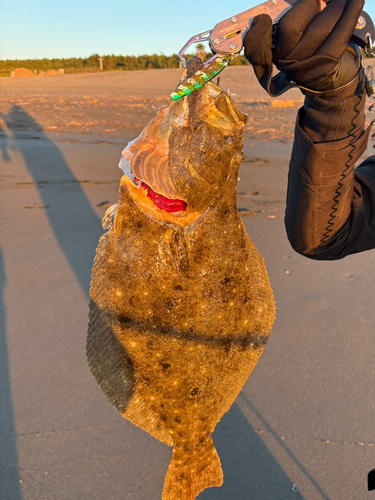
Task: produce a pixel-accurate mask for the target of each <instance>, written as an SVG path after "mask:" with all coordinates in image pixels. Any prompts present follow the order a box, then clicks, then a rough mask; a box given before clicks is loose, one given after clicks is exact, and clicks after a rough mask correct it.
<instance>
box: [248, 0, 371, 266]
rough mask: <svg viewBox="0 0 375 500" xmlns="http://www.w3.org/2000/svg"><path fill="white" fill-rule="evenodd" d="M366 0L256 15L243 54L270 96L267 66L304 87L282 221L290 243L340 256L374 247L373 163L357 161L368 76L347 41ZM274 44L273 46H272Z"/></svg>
mask: <svg viewBox="0 0 375 500" xmlns="http://www.w3.org/2000/svg"><path fill="white" fill-rule="evenodd" d="M363 4H364V0H332V1H331V2H330V3H328V4H327V6H326V8H325V9H324V10H323V11H322V12H321V11H320V2H319V0H299V1H297V3H295V4H294V6H293V8H292V9H290V10H289V11H288V13H287V14H286V15H285V16H284V17H282V18H281V20H280V21H279V24H278V27H277V32H276V39H275V40H274V39H273V29H272V22H271V19H270V18H269V17H268V16H266V15H264V14H263V15H260V16H257V17H256V18H255V19H254V21H253V24H252V26H251V28H250V30H249V31H248V32H247V34H246V36H245V39H244V45H245V55H246V57H247V58H248V60H249V61H250V63H251V64H252V65H253V68H254V72H255V75H256V76H257V78H258V80H259V82H260V84H261V85H262V86H263V87H264V88H265V89H266V90H267V91H268V92H269V93H270V94H271V95H272V94H273V90H272V83H271V76H272V63H273V64H275V65H276V66H277V68H278V69H279V70H280V71H281V72H283V73H284V76H286V77H287V79H288V78H289V80H291V81H293V82H295V83H296V84H297V85H298V86H300V87H301V89H303V91H304V93H305V95H306V98H305V103H304V107H303V108H302V109H301V110H300V112H299V114H298V118H297V124H296V131H295V140H294V146H293V152H292V158H291V162H290V172H289V182H288V195H287V210H286V217H285V224H286V229H287V233H288V237H289V240H290V242H291V244H292V246H293V247H294V248H295V249H296V250H297V251H298V252H300V253H302V254H303V255H306V256H308V257H311V258H315V259H338V258H341V257H344V256H345V255H348V254H349V253H354V252H359V251H362V250H367V249H369V248H372V247H374V246H375V229H374V226H375V214H374V209H373V207H374V206H375V205H374V200H375V181H374V179H375V173H374V169H375V164H374V161H371V160H369V161H367V162H366V163H364V164H363V165H362V166H361V168H359V169H358V170H357V171H356V172H355V171H354V164H355V163H356V162H357V161H358V159H359V158H360V156H361V155H362V153H363V152H364V151H365V149H366V147H367V140H368V134H369V131H367V132H365V131H364V124H365V115H364V108H365V100H366V95H365V89H364V87H365V77H364V69H363V67H362V63H361V54H360V51H359V48H358V47H357V46H355V45H352V44H349V42H350V38H351V35H352V34H353V30H354V28H355V25H356V21H357V19H358V16H359V15H360V12H361V9H362V7H363ZM273 45H275V46H274V48H273Z"/></svg>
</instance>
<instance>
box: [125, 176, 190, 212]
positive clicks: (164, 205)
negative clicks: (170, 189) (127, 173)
mask: <svg viewBox="0 0 375 500" xmlns="http://www.w3.org/2000/svg"><path fill="white" fill-rule="evenodd" d="M134 181H135V182H139V186H140V187H141V188H143V189H144V190H145V191H147V198H150V200H151V201H152V202H153V203H154V204H155V205H156V206H157V207H158V208H160V209H161V210H165V211H166V212H169V213H172V212H186V207H187V203H186V202H185V201H183V200H178V199H175V200H171V199H170V198H167V197H166V196H163V195H162V194H159V193H156V192H155V191H154V190H153V189H152V188H151V187H150V186H148V185H147V184H146V183H145V182H143V181H141V180H140V179H138V178H137V177H134Z"/></svg>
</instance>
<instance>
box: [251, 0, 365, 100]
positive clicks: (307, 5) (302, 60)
mask: <svg viewBox="0 0 375 500" xmlns="http://www.w3.org/2000/svg"><path fill="white" fill-rule="evenodd" d="M363 5H364V0H331V2H330V3H328V5H327V7H326V8H325V9H324V10H323V12H321V11H320V1H319V0H301V1H299V2H298V3H296V4H295V5H294V6H293V8H292V9H290V11H289V12H287V13H286V14H285V15H284V16H283V17H282V18H281V20H280V22H279V24H278V26H277V30H276V40H274V45H275V49H274V51H273V52H272V21H271V18H270V17H269V16H268V15H266V14H261V15H260V16H257V17H255V19H254V21H253V24H252V26H251V28H250V30H249V31H248V32H247V33H246V35H245V39H244V46H245V55H246V57H247V59H248V60H249V62H250V63H251V64H252V65H253V67H254V71H255V74H256V76H257V78H258V80H259V81H260V83H261V85H262V86H263V87H264V88H265V89H266V90H267V91H268V92H270V86H271V76H272V63H273V64H275V65H276V67H277V68H278V69H279V70H280V71H281V72H283V73H285V74H286V75H287V76H288V78H289V79H290V80H292V81H294V82H295V83H296V84H297V85H298V86H300V87H302V88H305V89H307V90H310V91H312V92H321V93H323V92H327V91H331V90H334V89H338V88H342V87H343V86H345V85H346V84H348V83H350V82H351V81H352V80H353V79H354V78H355V76H356V75H357V73H358V71H359V68H360V66H361V54H360V50H359V49H358V47H357V46H355V45H352V44H351V45H350V46H349V42H350V38H351V36H352V34H353V32H354V29H355V26H356V24H357V20H358V17H359V16H360V14H361V11H362V7H363ZM271 93H272V92H271Z"/></svg>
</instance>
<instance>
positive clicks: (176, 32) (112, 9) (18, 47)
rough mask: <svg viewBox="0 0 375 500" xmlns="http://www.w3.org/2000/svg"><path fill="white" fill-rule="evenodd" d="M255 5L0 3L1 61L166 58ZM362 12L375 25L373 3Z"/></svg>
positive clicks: (109, 0) (110, 0) (236, 0)
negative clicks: (94, 56) (96, 56)
mask: <svg viewBox="0 0 375 500" xmlns="http://www.w3.org/2000/svg"><path fill="white" fill-rule="evenodd" d="M257 3H261V0H260V1H256V0H231V1H230V2H228V1H224V0H201V1H199V0H188V1H185V2H181V1H174V2H173V1H171V0H164V1H158V0H121V1H120V0H101V1H99V0H65V1H59V0H13V1H11V0H0V59H29V58H31V59H32V58H42V57H47V58H52V57H84V56H89V55H90V54H95V53H97V54H99V55H103V54H116V55H118V54H124V55H140V54H150V53H157V54H159V53H164V54H167V55H170V54H172V53H174V52H178V50H179V49H180V48H181V47H182V46H183V45H184V44H185V42H186V41H187V40H188V39H189V38H190V37H191V36H193V35H195V34H197V33H200V32H202V31H204V30H207V29H210V28H213V27H214V25H215V24H216V23H217V22H219V21H221V20H223V19H226V18H227V17H230V16H232V15H234V14H238V13H239V12H241V11H242V10H245V9H248V8H251V7H253V6H254V5H256V4H257ZM365 10H366V11H367V12H368V13H369V14H370V15H371V16H372V17H373V19H375V1H374V0H367V2H366V6H365Z"/></svg>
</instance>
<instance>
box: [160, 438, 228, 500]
mask: <svg viewBox="0 0 375 500" xmlns="http://www.w3.org/2000/svg"><path fill="white" fill-rule="evenodd" d="M222 484H223V469H222V468H221V463H220V459H219V455H218V454H217V451H216V449H215V446H214V443H213V442H212V439H211V436H210V435H209V436H206V437H205V438H202V439H200V440H199V441H196V442H194V443H192V442H191V441H190V442H188V443H179V442H178V441H177V442H176V444H175V446H174V448H173V454H172V459H171V463H170V464H169V467H168V471H167V475H166V477H165V482H164V490H163V500H194V499H195V498H196V497H197V496H198V495H199V493H200V492H201V491H203V490H205V489H206V488H211V487H212V486H221V485H222Z"/></svg>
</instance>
